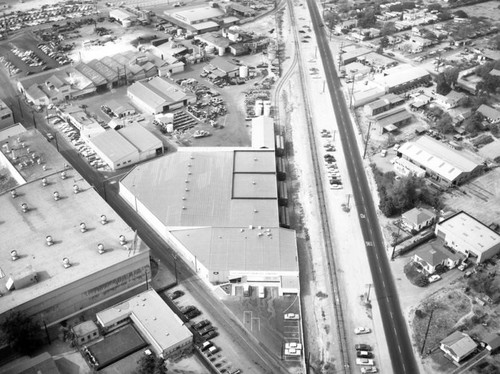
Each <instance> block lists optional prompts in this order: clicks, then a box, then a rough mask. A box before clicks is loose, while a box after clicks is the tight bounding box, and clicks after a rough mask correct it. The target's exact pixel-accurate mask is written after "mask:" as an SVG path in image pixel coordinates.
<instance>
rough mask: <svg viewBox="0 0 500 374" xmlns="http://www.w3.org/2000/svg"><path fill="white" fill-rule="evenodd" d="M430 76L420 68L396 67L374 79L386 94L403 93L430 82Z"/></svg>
mask: <svg viewBox="0 0 500 374" xmlns="http://www.w3.org/2000/svg"><path fill="white" fill-rule="evenodd" d="M430 80H431V75H430V74H429V72H428V71H427V70H425V69H423V68H421V67H414V66H411V65H398V66H395V67H393V68H390V69H387V70H385V71H384V72H383V74H381V75H379V76H378V77H376V78H375V81H376V83H377V84H379V85H380V86H381V87H384V88H385V91H386V92H387V93H391V92H394V93H398V92H404V91H405V90H407V89H409V88H410V87H412V86H417V85H420V84H425V83H426V82H430Z"/></svg>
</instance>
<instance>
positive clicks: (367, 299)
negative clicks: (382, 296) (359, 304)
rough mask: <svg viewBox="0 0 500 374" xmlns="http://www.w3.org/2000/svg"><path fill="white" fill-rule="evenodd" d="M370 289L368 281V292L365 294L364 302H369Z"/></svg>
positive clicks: (370, 285)
mask: <svg viewBox="0 0 500 374" xmlns="http://www.w3.org/2000/svg"><path fill="white" fill-rule="evenodd" d="M371 289H372V284H371V283H368V293H367V294H366V302H367V303H369V302H370V291H371Z"/></svg>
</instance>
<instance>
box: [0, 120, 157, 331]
mask: <svg viewBox="0 0 500 374" xmlns="http://www.w3.org/2000/svg"><path fill="white" fill-rule="evenodd" d="M28 148H29V151H28V150H27V149H28ZM33 155H34V156H33ZM0 160H2V164H3V165H6V164H7V162H10V167H9V168H8V169H7V170H9V172H10V177H12V178H13V179H15V180H16V182H17V184H18V185H17V186H16V187H15V189H14V190H10V191H9V192H8V193H3V194H0V206H1V207H2V208H1V209H0V222H2V237H3V242H4V243H5V245H2V246H1V247H0V269H1V271H0V274H1V275H2V276H1V277H0V294H2V297H1V300H2V301H1V302H0V321H2V320H3V319H4V318H5V317H6V316H7V315H8V314H9V313H11V312H15V311H20V312H23V313H25V314H26V315H27V316H30V317H32V318H33V319H34V320H35V321H36V322H38V323H40V325H42V326H43V324H44V323H45V324H46V325H47V326H49V327H50V326H53V325H56V324H58V323H60V322H62V321H66V320H68V319H70V318H72V317H74V316H77V315H79V314H80V313H82V312H84V311H86V310H88V309H90V308H96V307H98V306H99V305H100V304H101V303H103V302H109V301H112V300H116V301H115V302H118V301H120V300H123V299H124V298H126V297H130V296H131V295H134V294H135V293H137V292H138V290H139V289H141V288H142V289H144V287H145V282H146V274H145V273H146V272H150V269H149V249H148V248H147V246H146V245H145V244H144V243H143V242H142V240H141V239H140V238H139V237H138V236H137V235H136V233H135V232H134V230H132V229H131V228H130V227H129V226H128V225H127V224H126V223H125V222H124V221H123V220H122V219H121V218H120V217H119V216H118V215H117V214H116V213H115V212H114V210H113V209H112V208H111V207H110V206H109V205H108V204H107V203H106V202H105V201H104V200H103V199H102V198H101V197H100V196H99V195H98V194H97V192H96V191H95V190H94V188H93V187H92V186H91V185H89V184H88V183H87V182H86V181H85V180H84V179H83V178H82V176H81V175H79V174H78V173H77V172H76V171H75V170H73V169H71V168H67V167H65V166H64V165H65V163H66V160H64V158H62V157H61V155H60V154H59V153H57V152H56V150H55V148H54V147H53V146H52V144H50V143H48V142H47V140H46V139H45V138H44V137H43V136H42V135H41V134H39V133H38V132H37V131H36V130H30V131H26V132H24V133H20V134H17V135H16V136H15V137H14V138H9V139H8V147H5V144H4V146H2V148H1V149H0ZM38 160H41V161H40V162H39V161H38ZM121 236H123V237H121ZM51 331H52V330H51ZM54 331H55V330H54Z"/></svg>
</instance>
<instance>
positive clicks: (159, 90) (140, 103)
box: [127, 77, 196, 114]
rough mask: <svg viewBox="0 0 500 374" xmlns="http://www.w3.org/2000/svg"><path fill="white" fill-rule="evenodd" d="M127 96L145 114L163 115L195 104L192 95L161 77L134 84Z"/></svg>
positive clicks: (194, 97) (194, 98)
mask: <svg viewBox="0 0 500 374" xmlns="http://www.w3.org/2000/svg"><path fill="white" fill-rule="evenodd" d="M127 96H128V97H129V98H130V100H132V103H133V104H134V105H135V106H137V107H138V108H139V109H140V110H142V111H143V112H145V113H146V114H158V113H164V112H167V111H169V110H173V109H178V108H181V107H183V106H186V105H189V104H194V103H195V102H196V96H195V95H194V94H192V93H191V92H184V90H183V88H182V87H181V86H179V85H177V84H175V83H173V82H171V81H168V80H167V79H166V78H163V77H155V78H153V79H150V80H143V81H139V82H136V83H134V84H133V85H132V86H130V87H129V88H128V90H127Z"/></svg>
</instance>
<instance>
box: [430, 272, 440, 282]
mask: <svg viewBox="0 0 500 374" xmlns="http://www.w3.org/2000/svg"><path fill="white" fill-rule="evenodd" d="M438 280H441V276H440V275H438V274H434V275H431V276H430V277H429V283H434V282H437V281H438Z"/></svg>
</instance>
